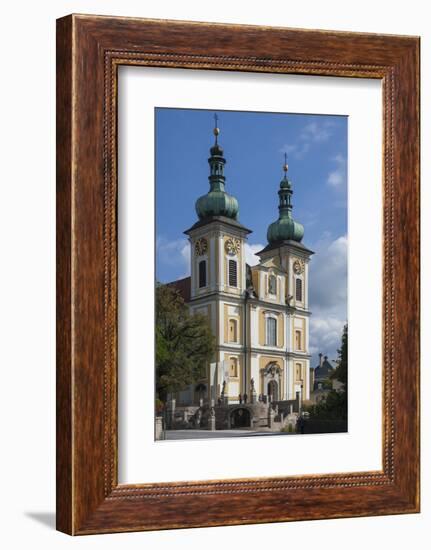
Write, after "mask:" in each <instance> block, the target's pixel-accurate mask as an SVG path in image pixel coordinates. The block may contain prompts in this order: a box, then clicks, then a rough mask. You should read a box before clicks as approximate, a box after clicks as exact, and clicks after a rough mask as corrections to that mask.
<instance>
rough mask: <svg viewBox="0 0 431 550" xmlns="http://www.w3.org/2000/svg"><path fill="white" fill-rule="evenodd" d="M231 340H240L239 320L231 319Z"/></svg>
mask: <svg viewBox="0 0 431 550" xmlns="http://www.w3.org/2000/svg"><path fill="white" fill-rule="evenodd" d="M229 342H238V321H237V320H236V319H229Z"/></svg>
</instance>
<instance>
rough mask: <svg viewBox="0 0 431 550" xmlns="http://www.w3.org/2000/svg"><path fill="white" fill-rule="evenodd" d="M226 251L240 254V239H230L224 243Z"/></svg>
mask: <svg viewBox="0 0 431 550" xmlns="http://www.w3.org/2000/svg"><path fill="white" fill-rule="evenodd" d="M224 248H225V250H226V252H227V253H228V254H229V256H235V254H238V252H239V251H240V248H241V242H240V240H239V239H228V240H227V241H226V243H225V245H224Z"/></svg>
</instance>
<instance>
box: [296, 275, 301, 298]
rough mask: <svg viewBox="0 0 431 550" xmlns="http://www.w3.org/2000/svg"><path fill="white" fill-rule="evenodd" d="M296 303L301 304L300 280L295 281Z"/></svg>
mask: <svg viewBox="0 0 431 550" xmlns="http://www.w3.org/2000/svg"><path fill="white" fill-rule="evenodd" d="M296 301H297V302H302V280H301V279H296Z"/></svg>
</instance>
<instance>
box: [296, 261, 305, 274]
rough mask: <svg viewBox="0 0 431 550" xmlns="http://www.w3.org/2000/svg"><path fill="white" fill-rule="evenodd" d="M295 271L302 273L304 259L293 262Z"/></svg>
mask: <svg viewBox="0 0 431 550" xmlns="http://www.w3.org/2000/svg"><path fill="white" fill-rule="evenodd" d="M293 271H294V272H295V273H296V274H297V275H300V274H301V273H302V272H303V271H304V262H303V261H302V260H295V261H294V262H293Z"/></svg>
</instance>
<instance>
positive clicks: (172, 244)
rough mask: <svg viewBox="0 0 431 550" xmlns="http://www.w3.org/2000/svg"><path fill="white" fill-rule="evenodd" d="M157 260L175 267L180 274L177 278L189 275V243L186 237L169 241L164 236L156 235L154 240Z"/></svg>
mask: <svg viewBox="0 0 431 550" xmlns="http://www.w3.org/2000/svg"><path fill="white" fill-rule="evenodd" d="M156 247H157V257H158V261H159V262H161V263H163V264H165V265H168V266H175V267H177V268H178V269H177V271H178V273H180V275H179V276H178V278H183V277H188V276H189V275H190V244H189V241H188V240H187V239H185V238H184V239H176V240H174V241H169V240H168V239H166V238H164V237H158V238H157V242H156Z"/></svg>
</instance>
